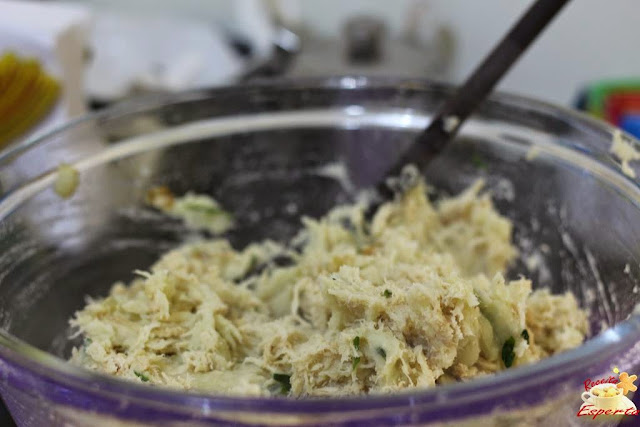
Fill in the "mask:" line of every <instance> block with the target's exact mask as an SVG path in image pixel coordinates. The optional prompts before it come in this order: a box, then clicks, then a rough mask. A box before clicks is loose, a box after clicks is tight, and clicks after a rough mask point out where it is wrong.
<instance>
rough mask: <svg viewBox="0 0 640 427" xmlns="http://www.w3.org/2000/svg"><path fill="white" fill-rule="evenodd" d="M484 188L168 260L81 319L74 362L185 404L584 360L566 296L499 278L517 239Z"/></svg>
mask: <svg viewBox="0 0 640 427" xmlns="http://www.w3.org/2000/svg"><path fill="white" fill-rule="evenodd" d="M481 189H482V184H481V183H477V184H475V185H473V186H472V187H470V188H469V189H467V190H466V191H465V192H464V193H462V194H460V195H459V196H457V197H454V198H450V199H445V200H441V201H439V202H437V203H434V204H432V203H430V202H429V201H428V199H427V197H426V195H425V187H424V185H422V184H421V185H418V186H416V187H415V188H413V189H412V190H410V191H409V192H408V193H406V194H405V195H404V196H403V197H401V198H399V199H398V200H396V201H394V202H392V203H388V204H386V205H384V206H382V207H381V208H380V209H379V210H378V212H377V214H376V215H375V217H374V218H373V220H372V221H370V222H369V221H366V220H365V219H364V216H363V207H362V206H343V207H338V208H335V209H334V210H333V211H331V212H330V213H329V214H328V215H327V216H326V217H324V218H322V219H319V220H315V219H310V218H304V219H303V225H304V227H303V230H302V232H301V233H300V235H299V236H298V237H297V238H296V239H294V241H293V242H292V243H291V244H290V245H289V246H288V247H285V246H282V245H279V244H277V243H274V242H271V241H266V242H261V243H256V244H253V245H250V246H248V247H247V248H245V249H244V250H242V251H236V250H234V249H233V248H232V247H231V246H230V244H229V243H228V242H227V241H225V240H222V239H213V240H208V241H202V242H199V243H192V244H188V245H185V246H182V247H180V248H178V249H175V250H173V251H170V252H168V253H166V254H165V255H164V256H163V257H162V258H161V259H160V260H159V261H158V262H157V263H156V264H155V265H154V266H153V267H151V270H150V271H149V272H143V271H140V272H138V273H139V278H137V279H136V280H134V281H133V282H132V283H131V284H129V285H126V284H124V283H116V284H115V285H114V286H113V288H112V289H111V292H110V294H109V296H108V297H106V298H104V299H99V300H91V301H89V302H88V304H87V305H86V307H85V308H83V309H82V310H81V311H79V312H78V313H76V316H75V318H74V319H72V320H71V324H72V325H73V326H74V327H76V328H77V330H78V334H81V335H82V336H83V337H84V344H83V345H82V346H80V347H78V348H75V349H74V350H73V355H72V357H71V361H72V362H73V363H75V364H78V365H81V366H84V367H86V368H89V369H93V370H96V371H100V372H104V373H108V374H112V375H115V376H118V377H121V378H126V379H129V380H132V381H141V382H145V383H149V384H154V385H163V386H170V387H174V388H179V389H188V390H199V391H205V392H211V393H216V394H232V395H271V394H281V393H282V394H287V395H290V396H296V397H304V396H335V395H353V394H362V393H384V392H393V391H396V390H401V389H405V388H410V387H433V386H435V385H437V384H444V383H448V382H454V381H466V380H469V379H471V378H473V377H476V376H479V375H484V374H490V373H493V372H496V371H500V370H503V369H506V368H513V367H515V366H518V365H522V364H526V363H531V362H535V361H537V360H540V359H542V358H545V357H548V356H550V355H552V354H554V353H557V352H559V351H563V350H567V349H570V348H573V347H576V346H578V345H580V344H581V343H582V342H583V340H584V338H585V336H586V335H587V333H588V330H587V329H588V326H587V325H588V324H587V317H586V314H585V312H584V311H582V310H581V309H580V308H579V307H578V304H577V303H576V300H575V298H574V296H573V295H571V294H564V295H552V294H551V293H550V292H549V291H548V290H545V289H541V290H536V291H533V292H532V289H531V282H530V281H529V280H527V279H524V278H519V279H516V280H506V279H505V278H504V276H503V274H504V271H505V268H506V267H507V265H508V264H509V262H510V261H511V260H513V258H514V257H515V256H516V254H517V251H516V249H515V248H514V247H513V246H512V244H511V232H512V224H511V223H510V221H509V220H507V219H506V218H504V217H502V216H500V215H499V214H498V213H497V212H496V210H495V209H494V207H493V205H492V202H491V200H490V197H489V196H488V195H486V194H482V192H481ZM289 248H296V250H293V249H289Z"/></svg>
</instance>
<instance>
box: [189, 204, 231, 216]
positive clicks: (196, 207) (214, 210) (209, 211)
mask: <svg viewBox="0 0 640 427" xmlns="http://www.w3.org/2000/svg"><path fill="white" fill-rule="evenodd" d="M183 209H184V210H188V211H191V212H199V213H203V214H205V215H229V213H228V212H226V211H224V210H223V209H221V208H219V207H217V206H213V205H209V204H204V203H202V202H200V201H197V202H185V203H184V206H183Z"/></svg>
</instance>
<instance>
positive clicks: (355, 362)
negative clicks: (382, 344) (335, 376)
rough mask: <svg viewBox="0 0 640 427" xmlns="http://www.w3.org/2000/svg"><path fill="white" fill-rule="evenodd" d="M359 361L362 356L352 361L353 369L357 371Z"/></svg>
mask: <svg viewBox="0 0 640 427" xmlns="http://www.w3.org/2000/svg"><path fill="white" fill-rule="evenodd" d="M359 363H360V357H354V358H353V362H352V363H351V367H352V370H354V371H355V370H356V368H357V367H358V364H359Z"/></svg>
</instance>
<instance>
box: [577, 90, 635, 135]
mask: <svg viewBox="0 0 640 427" xmlns="http://www.w3.org/2000/svg"><path fill="white" fill-rule="evenodd" d="M576 107H577V108H578V109H580V110H584V111H586V112H588V113H589V114H591V115H593V116H595V117H598V118H600V119H602V120H606V121H607V122H609V123H611V124H613V125H615V126H618V127H619V128H621V129H622V130H624V131H626V132H628V133H630V134H632V135H634V136H635V137H636V138H640V78H638V79H632V78H630V79H619V80H601V81H598V82H595V83H593V84H590V85H589V86H587V88H586V89H585V90H584V91H583V92H582V93H581V94H580V97H579V100H578V102H577V103H576Z"/></svg>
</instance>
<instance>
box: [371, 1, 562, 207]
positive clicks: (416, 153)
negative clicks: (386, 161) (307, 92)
mask: <svg viewBox="0 0 640 427" xmlns="http://www.w3.org/2000/svg"><path fill="white" fill-rule="evenodd" d="M568 1H569V0H537V1H536V2H535V3H534V4H533V5H531V7H530V8H529V10H527V12H526V13H525V14H524V15H523V16H522V17H521V18H520V20H519V21H518V22H517V23H516V24H515V25H514V26H513V27H512V28H511V29H510V30H509V32H508V33H507V35H506V36H505V37H504V38H503V39H502V40H501V41H500V43H498V44H497V45H496V46H495V47H494V48H493V50H492V51H491V53H490V54H489V55H488V56H487V57H486V58H485V59H484V61H482V63H481V64H480V65H479V66H478V67H477V68H476V69H475V71H474V72H473V74H471V76H470V77H469V78H468V79H467V80H466V81H465V82H464V84H463V85H462V86H461V87H460V88H459V89H458V90H457V92H456V93H455V95H454V96H452V97H451V98H450V99H449V100H448V101H446V102H445V103H444V104H443V105H442V106H441V107H440V109H439V110H438V111H437V112H436V114H435V115H434V117H433V120H432V121H431V123H430V124H429V126H428V127H427V128H426V129H425V130H424V132H422V133H421V134H420V136H418V138H417V140H416V141H415V142H414V143H413V144H412V145H411V147H409V148H408V149H407V151H406V152H405V153H404V154H403V155H402V157H401V158H400V160H399V161H398V162H397V163H396V164H395V166H394V167H393V168H391V169H390V170H389V172H388V173H387V175H386V177H393V176H397V175H399V174H400V172H401V171H402V168H403V167H404V166H405V165H407V164H409V163H413V164H415V165H416V166H417V167H418V169H420V170H421V171H422V170H424V168H425V167H426V166H427V164H428V163H429V162H430V161H431V160H432V159H433V157H434V156H435V155H437V154H438V153H439V152H440V151H442V149H443V148H444V147H445V146H446V144H447V142H448V141H449V140H450V139H451V138H453V137H454V136H455V134H456V133H457V131H458V129H459V128H460V126H461V125H462V123H464V121H465V120H466V119H467V117H469V115H470V114H471V113H473V111H474V110H475V109H476V108H477V107H478V105H479V104H480V103H481V102H482V101H483V100H484V99H485V98H486V97H487V95H488V94H489V93H490V92H491V90H492V89H493V88H494V86H495V85H496V83H497V82H498V80H500V79H501V78H502V76H503V75H504V74H505V73H506V72H507V71H508V70H509V69H510V68H511V66H512V65H513V63H514V62H516V60H517V59H518V58H519V57H520V55H522V53H523V52H524V51H525V50H526V49H527V47H529V45H530V44H531V42H532V41H533V40H535V38H536V37H537V36H538V34H540V33H541V32H542V30H543V29H544V28H545V27H546V26H547V24H548V23H549V22H551V20H552V19H553V17H554V16H556V14H557V13H558V12H559V11H560V9H562V7H563V6H564V5H565V4H566V3H568ZM378 190H379V192H380V193H381V195H382V196H383V197H384V198H387V199H388V198H390V197H393V194H392V193H393V191H392V190H391V189H390V188H389V186H388V185H387V184H386V180H385V181H383V182H382V183H381V184H380V185H379V186H378Z"/></svg>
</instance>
